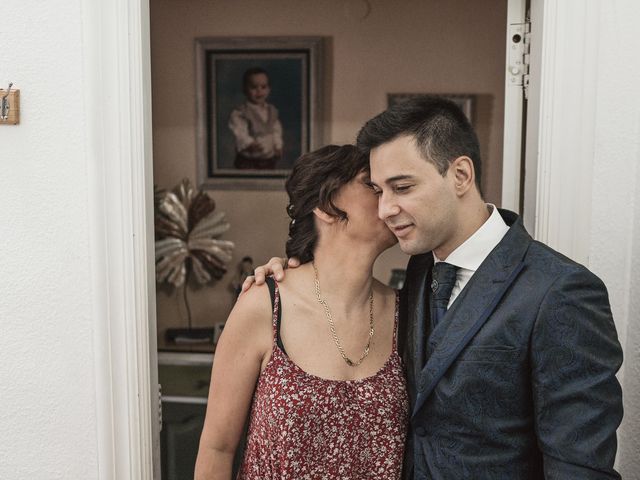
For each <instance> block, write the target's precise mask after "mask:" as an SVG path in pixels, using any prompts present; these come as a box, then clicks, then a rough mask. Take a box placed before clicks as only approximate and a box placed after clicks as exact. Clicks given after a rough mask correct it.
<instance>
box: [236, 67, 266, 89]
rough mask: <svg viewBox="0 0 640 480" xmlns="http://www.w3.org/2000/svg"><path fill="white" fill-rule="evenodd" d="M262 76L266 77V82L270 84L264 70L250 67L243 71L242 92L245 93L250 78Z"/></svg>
mask: <svg viewBox="0 0 640 480" xmlns="http://www.w3.org/2000/svg"><path fill="white" fill-rule="evenodd" d="M260 73H261V74H263V75H266V77H267V80H268V81H269V83H271V79H270V78H269V74H268V73H267V71H266V70H265V69H264V68H260V67H251V68H247V69H246V70H245V71H244V74H242V90H243V91H245V92H246V91H247V86H248V85H249V80H250V79H251V77H253V76H254V75H258V74H260Z"/></svg>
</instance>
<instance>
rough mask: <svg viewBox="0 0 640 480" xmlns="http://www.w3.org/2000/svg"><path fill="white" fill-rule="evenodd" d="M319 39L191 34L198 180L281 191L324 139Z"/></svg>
mask: <svg viewBox="0 0 640 480" xmlns="http://www.w3.org/2000/svg"><path fill="white" fill-rule="evenodd" d="M323 56H324V49H323V39H322V38H321V37H207V38H198V39H196V79H197V82H198V84H197V88H196V97H197V98H196V101H197V113H198V131H197V155H198V183H200V184H201V185H202V186H203V187H205V188H206V187H215V188H227V189H280V188H283V185H284V179H285V178H286V176H287V175H288V174H289V172H290V170H291V167H292V165H293V162H294V161H295V160H296V158H298V157H299V156H300V155H301V154H302V153H305V152H308V151H309V150H313V149H315V148H317V147H319V146H320V145H322V143H323V135H322V125H323V115H322V101H323V96H322V75H323V72H322V63H323Z"/></svg>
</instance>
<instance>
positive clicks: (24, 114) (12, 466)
mask: <svg viewBox="0 0 640 480" xmlns="http://www.w3.org/2000/svg"><path fill="white" fill-rule="evenodd" d="M0 46H1V47H0V48H1V50H2V54H1V60H0V85H3V88H6V85H7V84H8V82H9V81H12V82H14V83H15V85H16V87H19V88H20V90H21V92H20V93H21V95H20V96H21V123H20V125H18V126H0V231H1V232H2V234H1V235H0V271H1V272H2V273H1V275H0V292H2V293H1V294H0V332H1V333H0V339H1V340H0V432H2V435H1V438H0V478H3V479H4V478H6V479H16V480H19V479H32V480H40V479H42V480H52V479H65V480H66V479H88V480H90V479H94V478H97V442H96V400H95V382H94V360H93V359H94V352H93V346H92V336H93V325H92V302H93V299H92V297H93V294H92V291H91V283H92V282H91V258H90V247H89V213H88V205H89V203H88V195H89V192H88V173H87V160H86V152H85V150H86V140H85V138H86V137H85V135H86V131H85V120H84V119H85V115H84V102H83V98H84V85H83V62H82V60H83V59H82V17H81V8H80V2H78V1H72V2H67V1H62V0H59V1H50V2H39V1H35V0H26V1H21V2H9V3H7V2H3V3H2V20H1V21H0Z"/></svg>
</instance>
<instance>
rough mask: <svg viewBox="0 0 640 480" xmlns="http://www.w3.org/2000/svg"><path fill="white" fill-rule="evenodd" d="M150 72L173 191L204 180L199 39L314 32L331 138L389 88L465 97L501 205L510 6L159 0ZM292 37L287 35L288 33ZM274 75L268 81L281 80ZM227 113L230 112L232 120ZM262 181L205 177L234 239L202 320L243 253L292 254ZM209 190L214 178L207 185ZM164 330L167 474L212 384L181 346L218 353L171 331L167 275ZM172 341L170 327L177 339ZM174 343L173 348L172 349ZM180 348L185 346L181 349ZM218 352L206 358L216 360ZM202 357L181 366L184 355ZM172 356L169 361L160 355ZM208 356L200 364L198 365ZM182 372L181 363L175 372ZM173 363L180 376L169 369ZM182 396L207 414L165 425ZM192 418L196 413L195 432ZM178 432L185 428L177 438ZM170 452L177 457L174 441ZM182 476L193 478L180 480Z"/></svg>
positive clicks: (225, 294)
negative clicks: (186, 385) (188, 378)
mask: <svg viewBox="0 0 640 480" xmlns="http://www.w3.org/2000/svg"><path fill="white" fill-rule="evenodd" d="M150 7H151V17H150V26H151V82H152V92H153V105H152V110H153V152H154V155H153V170H154V184H155V186H156V187H157V188H162V189H172V188H174V187H175V186H176V185H178V184H179V183H180V182H181V181H182V180H183V179H185V178H186V179H189V180H190V182H191V183H192V185H194V186H197V187H198V188H200V187H201V186H202V184H203V179H202V178H198V177H199V176H198V151H197V150H198V115H199V113H198V108H199V106H198V102H201V101H203V99H201V98H199V95H198V91H197V90H198V84H199V81H200V80H199V78H198V73H197V52H196V39H201V38H209V37H215V38H217V39H219V40H221V41H225V40H227V41H233V40H234V39H236V40H237V39H238V38H241V37H256V36H258V37H272V38H273V37H276V38H283V37H284V38H286V39H289V41H291V39H293V40H294V41H295V38H296V37H298V38H299V37H316V38H318V37H319V38H320V39H321V41H322V43H323V51H322V53H321V56H322V58H321V59H320V60H321V72H320V79H319V81H320V85H316V87H317V88H318V90H319V100H318V101H319V103H320V105H319V107H320V109H321V110H322V113H323V115H322V118H321V119H319V120H318V121H319V122H321V123H322V124H321V125H314V127H315V128H319V129H320V130H321V132H322V138H321V139H320V141H319V143H318V145H315V147H318V146H320V145H323V144H329V143H333V144H345V143H354V142H355V138H356V135H357V133H358V131H359V129H360V127H361V126H362V125H363V124H364V122H365V121H366V120H367V119H369V118H371V117H373V116H374V115H376V114H377V113H379V112H381V111H382V110H384V109H385V108H386V107H387V105H388V103H387V102H388V95H389V94H442V95H453V96H459V98H463V99H469V103H470V115H471V118H472V123H473V125H474V127H475V128H476V131H477V133H478V137H479V141H480V146H481V149H482V150H481V156H482V159H483V169H484V171H483V177H482V188H483V191H484V194H485V198H486V200H487V201H488V202H491V203H494V204H497V205H500V199H501V183H502V175H501V173H502V142H503V121H504V120H503V117H504V88H505V87H504V84H505V74H504V63H505V35H506V15H507V2H506V1H503V0H499V1H498V0H482V1H479V2H474V6H473V8H469V3H468V2H465V1H449V2H434V1H430V2H424V1H420V0H411V1H406V2H402V3H401V4H397V3H394V2H384V1H376V0H345V1H337V2H329V3H326V2H316V1H311V0H303V1H299V0H295V1H294V0H269V1H267V2H264V1H258V0H251V1H243V2H236V1H232V0H216V1H210V0H189V1H188V2H184V1H177V0H152V1H151V2H150ZM285 41H286V40H285ZM276 88H277V85H275V84H274V85H273V87H272V89H273V90H275V89H276ZM222 121H226V119H223V120H222ZM259 182H260V180H259V181H258V183H257V184H254V185H250V186H249V187H247V186H243V185H241V186H240V187H237V186H231V187H229V186H228V185H224V184H223V185H222V186H219V185H216V186H210V185H209V186H205V191H206V192H207V194H208V195H210V196H211V198H213V200H214V201H215V205H216V209H217V211H220V212H224V213H225V216H226V220H227V222H228V224H229V228H228V230H227V231H226V232H224V233H223V234H222V235H221V236H220V239H222V240H228V241H231V242H233V244H234V245H235V248H234V249H233V251H232V258H231V260H230V261H229V262H228V264H227V268H228V271H227V273H226V274H224V275H223V276H222V278H220V279H219V280H217V281H211V282H207V283H206V284H198V283H197V282H195V281H193V280H192V281H191V282H189V287H188V292H187V295H188V298H187V301H188V308H189V311H190V316H191V325H192V326H193V328H214V327H216V328H219V327H218V326H220V325H222V324H223V323H224V321H225V319H226V317H227V315H228V314H229V312H230V310H231V308H232V306H233V304H234V302H235V298H236V293H235V288H236V287H237V282H238V270H239V268H240V267H241V263H242V259H243V258H245V257H251V259H252V260H253V264H254V265H255V266H257V265H261V264H263V263H265V262H266V261H267V260H268V259H269V258H270V257H272V256H284V244H285V241H286V239H287V232H288V226H289V221H290V218H289V217H288V216H287V213H286V205H287V196H286V193H285V191H284V188H283V181H282V180H281V179H280V180H279V185H278V186H276V187H275V189H274V188H273V187H272V188H270V189H269V187H268V186H267V187H265V186H263V185H261V184H260V183H259ZM206 187H208V188H206ZM407 259H408V257H407V256H406V255H404V254H403V253H402V252H401V251H400V249H399V248H398V247H397V246H396V247H393V248H392V249H391V250H389V251H388V252H386V253H385V254H383V255H382V257H381V258H380V259H379V260H378V262H377V263H376V267H375V271H374V274H375V276H376V277H377V278H379V279H380V280H381V281H383V282H385V283H388V282H389V281H390V280H391V277H392V270H393V269H401V270H402V269H404V267H405V265H406V262H407ZM156 294H157V333H158V347H159V358H160V383H161V384H162V388H163V394H164V396H165V398H168V399H169V401H166V402H165V415H164V419H165V428H164V430H163V436H162V439H163V440H164V443H165V445H164V446H165V447H166V444H167V442H170V443H171V444H172V445H173V444H175V445H180V446H181V448H182V449H184V448H185V438H186V437H187V436H189V435H190V436H189V439H190V443H189V445H190V448H191V450H190V452H188V453H185V452H184V451H183V450H181V453H180V455H177V454H176V455H175V457H173V456H172V457H171V458H172V459H176V460H175V461H178V460H177V459H182V467H179V466H177V465H175V464H174V463H172V462H173V461H174V460H169V463H167V459H166V458H164V459H163V462H164V463H163V466H164V467H165V470H167V474H168V477H167V478H169V479H171V478H182V477H180V476H179V475H178V476H176V475H177V474H175V473H168V471H169V470H171V469H175V468H187V469H188V468H190V467H191V468H192V462H193V460H194V459H195V451H194V450H195V449H196V448H197V437H198V435H199V431H200V429H201V424H202V412H203V411H204V406H203V405H202V402H203V397H204V396H206V393H207V386H208V368H207V367H206V364H207V361H206V360H203V356H198V355H197V354H196V355H191V356H185V355H184V352H192V353H193V352H203V351H204V352H210V351H211V350H212V349H213V346H212V345H211V342H204V343H200V344H198V343H195V341H193V342H189V343H184V342H181V341H180V339H178V342H177V343H176V342H175V341H172V340H167V338H168V335H167V331H168V330H169V333H170V334H171V332H174V331H175V329H179V328H186V327H188V323H187V322H188V321H187V316H188V312H187V305H186V304H185V297H184V290H183V287H182V286H181V287H175V286H174V285H172V284H170V283H169V282H160V283H158V284H157V290H156ZM169 338H171V335H169ZM171 352H173V353H171ZM176 352H182V354H181V353H176ZM207 358H208V360H209V361H210V356H209V357H207ZM177 361H178V362H182V363H183V364H184V363H185V362H186V363H189V362H193V365H192V367H184V366H183V367H176V366H175V365H174V364H175V362H177ZM163 364H172V365H163ZM203 365H205V366H203ZM176 370H177V371H176ZM172 371H174V373H173V376H171V372H172ZM185 371H188V372H190V373H189V375H192V376H193V384H194V385H198V386H199V388H198V389H196V390H197V391H194V390H193V389H187V390H186V391H185V390H182V393H180V392H176V391H175V390H176V389H175V387H174V385H173V384H174V383H175V380H174V379H175V378H181V379H182V381H184V376H185V375H186V374H185V373H184V372H185ZM180 395H183V396H185V397H193V396H196V397H199V398H198V399H195V400H194V399H191V400H188V401H195V402H199V403H200V407H199V409H198V411H199V412H200V416H199V417H198V419H197V420H196V421H194V419H193V415H194V411H193V407H192V406H188V407H183V408H184V411H185V412H187V413H185V414H184V416H180V417H179V418H176V419H175V421H176V422H177V423H178V425H168V426H167V423H168V422H170V421H171V420H170V419H171V417H170V413H169V412H173V410H175V408H176V405H179V404H177V403H175V402H172V400H176V397H179V396H180ZM184 422H191V423H190V424H191V431H190V434H186V433H184V431H185V429H188V428H187V426H185V424H184ZM173 429H176V430H180V431H181V432H183V433H182V434H181V435H182V437H181V438H180V440H179V441H178V440H176V439H175V438H174V437H173V435H172V431H173ZM163 454H164V456H165V457H166V456H167V455H169V453H168V450H167V449H166V448H165V450H163ZM184 478H187V477H184Z"/></svg>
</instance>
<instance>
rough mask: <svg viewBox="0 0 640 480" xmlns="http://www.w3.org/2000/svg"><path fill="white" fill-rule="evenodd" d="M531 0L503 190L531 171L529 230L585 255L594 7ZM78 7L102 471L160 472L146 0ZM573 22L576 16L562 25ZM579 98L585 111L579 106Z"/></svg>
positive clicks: (122, 476)
mask: <svg viewBox="0 0 640 480" xmlns="http://www.w3.org/2000/svg"><path fill="white" fill-rule="evenodd" d="M512 2H518V3H514V5H518V4H520V3H521V0H509V5H511V4H512ZM530 3H531V22H532V28H531V30H532V51H531V72H530V87H529V89H530V90H529V93H530V95H529V102H528V106H527V128H526V152H525V172H520V173H519V175H516V174H515V173H514V172H516V171H517V170H516V168H517V166H516V164H515V163H511V164H509V165H505V172H506V174H505V175H503V189H504V183H505V182H509V180H508V179H509V178H511V179H512V180H513V179H515V178H516V177H517V178H518V184H519V181H520V180H519V178H520V176H521V175H522V174H523V173H524V175H525V178H524V188H525V191H524V214H525V222H526V223H528V224H529V228H530V229H531V230H532V232H533V233H534V235H535V236H536V238H538V239H539V240H542V241H544V242H545V243H548V244H550V245H551V246H553V247H554V248H557V249H559V250H561V251H563V252H564V253H566V254H568V255H569V256H571V257H573V258H576V259H577V260H578V261H583V262H584V260H585V258H584V257H585V254H586V253H588V252H586V251H585V245H586V247H587V249H588V242H585V241H584V238H585V236H584V235H585V232H587V233H588V230H589V226H590V225H589V218H590V212H591V208H583V209H582V210H581V209H576V208H575V207H576V205H581V204H582V205H583V206H584V205H590V201H591V199H590V188H591V187H590V186H591V182H592V171H591V170H589V169H588V168H583V165H580V160H581V157H582V156H587V157H590V156H592V155H593V150H594V145H593V144H592V143H586V144H585V143H584V142H582V143H580V142H581V141H582V140H583V139H585V138H587V139H588V138H593V135H591V136H590V135H589V133H590V132H592V131H593V129H594V127H595V96H591V97H589V95H588V94H589V92H590V88H591V87H594V86H593V85H591V83H587V84H583V88H582V89H581V90H578V89H576V88H575V82H574V81H573V80H574V79H575V78H587V79H589V82H590V81H591V79H594V78H595V75H593V69H594V68H595V62H596V60H597V41H598V38H597V34H598V32H597V17H598V8H599V7H598V6H594V5H592V2H583V1H582V0H531V2H530ZM81 7H82V18H83V58H82V60H83V65H84V67H83V75H84V80H85V82H86V89H85V92H86V93H85V97H84V102H85V105H86V112H87V114H86V122H87V129H86V130H87V136H88V141H87V145H88V152H87V155H88V156H89V157H91V158H92V159H95V161H89V162H88V165H89V167H88V168H89V176H90V178H91V188H90V191H91V198H90V205H91V212H92V218H91V220H90V221H91V232H92V233H91V248H92V258H93V264H92V268H93V270H94V274H93V278H94V280H93V282H94V284H93V289H94V291H95V292H96V302H95V307H94V308H95V310H94V318H95V320H96V329H95V333H94V351H95V369H96V385H95V389H96V399H97V401H96V402H97V408H96V415H97V426H98V427H97V430H98V432H97V436H98V470H99V478H100V479H101V480H111V479H113V478H117V479H118V480H129V479H130V480H152V479H155V480H158V479H159V478H160V471H159V465H160V461H159V421H158V420H159V417H158V411H159V408H160V399H159V395H158V392H157V390H156V387H157V384H158V379H157V341H156V312H155V278H154V276H155V272H154V270H155V269H154V265H155V262H154V246H153V238H154V234H153V163H152V137H151V134H152V123H151V118H152V117H151V67H150V63H151V54H150V31H149V30H150V29H149V21H150V11H149V2H148V0H111V1H109V2H96V1H95V0H81ZM518 8H520V7H518ZM567 18H573V20H572V21H570V22H566V23H564V22H563V19H567ZM507 23H508V22H507ZM567 24H569V25H570V28H571V31H570V32H567V31H566V27H563V25H567ZM505 93H506V92H505ZM577 102H578V104H580V105H581V108H580V109H575V108H573V107H574V106H575V105H576V104H577ZM510 118H511V117H510ZM507 122H509V120H508V118H507V113H506V106H505V129H504V130H505V137H506V136H507V135H513V134H514V132H515V131H514V130H513V128H514V126H513V125H511V124H510V122H509V123H507ZM558 127H562V128H563V129H564V130H563V131H562V135H559V134H558V131H557V128H558ZM516 128H521V127H516ZM520 131H521V130H520ZM516 134H517V132H516ZM576 143H579V144H580V150H579V152H577V154H575V155H568V153H576V152H575V146H576ZM513 152H515V148H514V147H513V145H512V146H511V147H509V150H507V149H506V148H505V152H504V153H505V155H504V158H505V159H507V158H508V157H509V159H510V160H509V161H513V158H515V157H513V156H512V153H513ZM518 158H520V157H518ZM582 158H584V157H582ZM518 161H519V160H518ZM567 171H571V172H572V173H573V174H574V175H575V172H579V178H575V176H574V177H572V179H571V180H572V181H571V182H564V180H565V179H566V178H567V176H566V175H565V172H567ZM510 185H511V186H513V184H510ZM505 192H506V191H505V190H503V199H504V198H505ZM519 196H520V193H518V197H519ZM508 198H509V199H510V200H508V201H506V202H504V203H505V205H506V206H508V207H510V208H514V207H516V204H515V201H514V199H515V198H516V195H515V194H514V192H513V190H511V191H510V193H509V194H508ZM509 202H510V203H509ZM516 209H517V208H516ZM576 215H578V217H576ZM567 222H573V223H571V224H572V225H574V226H573V228H566V226H565V225H567ZM586 260H587V262H584V263H588V255H587V258H586Z"/></svg>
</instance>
